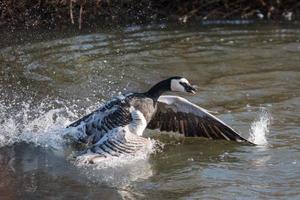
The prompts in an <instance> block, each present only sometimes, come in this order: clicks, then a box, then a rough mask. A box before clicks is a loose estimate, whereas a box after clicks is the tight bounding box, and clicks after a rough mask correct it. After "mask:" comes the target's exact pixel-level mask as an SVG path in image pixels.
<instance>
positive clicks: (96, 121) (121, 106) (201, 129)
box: [67, 76, 248, 164]
mask: <svg viewBox="0 0 300 200" xmlns="http://www.w3.org/2000/svg"><path fill="white" fill-rule="evenodd" d="M168 91H171V92H186V93H192V94H195V92H196V89H195V88H194V87H193V86H192V85H191V84H190V83H189V81H188V80H187V79H186V78H183V77H180V76H174V77H170V78H168V79H165V80H163V81H160V82H159V83H157V84H156V85H154V86H153V87H152V88H150V90H148V91H147V92H145V93H127V94H123V95H120V96H117V97H114V98H113V99H112V100H110V101H108V102H106V103H105V104H104V105H102V106H101V107H100V108H98V109H97V110H95V111H93V112H92V113H90V114H88V115H86V116H84V117H82V118H81V119H79V120H77V121H75V122H73V123H71V124H70V125H69V126H67V128H70V129H72V130H73V131H72V133H73V138H75V139H76V140H77V141H79V142H81V143H84V144H86V146H87V148H88V152H89V154H90V155H91V156H89V159H88V160H87V161H86V162H87V163H91V164H92V163H96V162H98V161H101V160H103V159H105V158H107V157H111V156H115V157H119V156H121V155H125V154H131V155H132V154H135V153H136V152H138V151H139V150H141V149H142V148H143V146H145V145H146V144H147V142H148V141H149V140H148V139H146V138H144V137H143V132H144V130H145V129H146V128H148V129H153V130H155V129H158V130H160V131H166V132H175V133H179V134H181V135H183V136H186V137H206V138H210V139H224V140H233V141H239V142H240V141H245V142H248V141H247V140H246V139H244V138H243V137H242V136H240V135H239V134H238V133H237V132H236V131H234V130H233V129H232V128H231V127H230V126H228V125H227V124H225V123H224V122H222V121H221V120H220V119H218V118H217V117H215V116H213V115H212V114H210V113H209V112H208V111H207V110H205V109H204V108H201V107H199V106H197V105H195V104H193V103H191V102H190V101H188V100H186V99H184V98H182V97H179V96H170V95H165V96H164V95H162V94H163V93H165V92H168Z"/></svg>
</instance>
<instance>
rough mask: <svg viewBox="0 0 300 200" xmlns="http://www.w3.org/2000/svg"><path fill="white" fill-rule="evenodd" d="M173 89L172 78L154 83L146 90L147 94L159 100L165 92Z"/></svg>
mask: <svg viewBox="0 0 300 200" xmlns="http://www.w3.org/2000/svg"><path fill="white" fill-rule="evenodd" d="M170 90H171V83H170V80H169V79H167V80H164V81H161V82H159V83H157V84H156V85H154V86H153V87H152V88H151V89H150V90H149V91H148V92H146V93H145V94H146V95H147V96H148V97H150V98H152V99H154V100H157V99H158V98H159V97H160V96H161V95H162V94H163V93H164V92H167V91H170Z"/></svg>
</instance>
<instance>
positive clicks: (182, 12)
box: [0, 0, 300, 29]
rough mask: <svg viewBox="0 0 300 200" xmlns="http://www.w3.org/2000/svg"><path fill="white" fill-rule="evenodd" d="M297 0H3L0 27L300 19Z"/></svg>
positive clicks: (0, 7) (299, 6) (0, 5)
mask: <svg viewBox="0 0 300 200" xmlns="http://www.w3.org/2000/svg"><path fill="white" fill-rule="evenodd" d="M299 18H300V2H299V1H298V0H285V1H283V0H253V1H249V0H240V1H237V0H190V1H187V0H2V1H0V26H1V27H6V28H7V27H11V28H12V27H24V28H34V27H47V28H53V27H56V26H60V25H67V26H68V25H70V24H71V25H74V26H76V27H78V28H79V29H81V28H82V27H93V26H99V25H104V24H105V25H114V24H120V23H132V22H134V23H137V24H140V23H144V22H149V21H156V20H157V21H158V20H176V21H180V22H182V23H186V22H189V21H192V20H215V19H218V20H222V19H265V20H288V21H291V20H299Z"/></svg>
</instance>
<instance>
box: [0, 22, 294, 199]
mask: <svg viewBox="0 0 300 200" xmlns="http://www.w3.org/2000/svg"><path fill="white" fill-rule="evenodd" d="M299 33H300V29H299V27H297V26H296V25H293V26H292V25H280V26H279V25H265V24H263V25H221V24H219V25H207V26H203V25H202V26H200V25H199V26H198V25H192V26H185V27H179V26H173V25H169V24H166V25H165V24H164V25H153V26H141V27H140V26H129V27H127V28H121V29H118V30H114V31H109V30H106V31H96V32H94V33H81V34H78V33H71V32H66V33H62V32H53V33H50V32H20V33H14V34H8V33H1V35H2V36H1V37H0V38H1V39H0V44H1V45H0V47H1V48H0V52H1V53H0V66H1V74H0V96H1V99H0V116H1V120H0V199H16V198H22V199H37V198H41V197H43V199H44V198H45V197H47V198H48V199H51V198H55V199H66V198H76V199H78V198H79V199H83V198H85V199H101V198H105V199H157V198H161V199H266V198H268V199H269V198H271V199H299V198H300V190H299V188H300V167H299V166H300V137H299V136H300V135H299V130H300V129H299V122H300V110H299V107H300V106H299V104H300V101H299V100H300V91H299V86H300V70H299V69H300V68H299V63H300V56H299V55H300V34H299ZM173 75H181V76H184V77H186V78H188V79H189V80H190V81H191V82H192V83H193V84H196V85H197V86H198V94H197V95H195V96H189V95H184V94H180V95H182V96H184V97H185V98H187V99H189V100H190V101H192V102H194V103H196V104H198V105H200V106H202V107H204V108H206V109H208V110H212V111H214V112H217V114H216V115H217V116H218V117H220V118H221V119H222V120H224V121H225V122H226V123H228V124H230V125H231V126H232V127H234V128H235V129H236V130H238V131H239V132H240V133H241V135H242V136H244V137H247V138H252V141H255V142H256V143H257V144H259V145H258V146H249V145H243V144H237V143H234V142H227V141H211V140H206V139H199V138H178V137H173V136H168V135H160V134H159V133H157V132H156V131H147V133H146V134H147V136H150V137H151V138H154V140H157V141H161V142H162V143H163V144H164V146H163V148H162V150H161V151H158V152H155V153H153V154H151V155H150V156H145V157H140V158H138V159H133V160H131V161H126V160H123V161H122V160H121V161H114V162H113V163H111V164H109V163H106V164H103V165H102V166H101V165H100V166H95V167H91V166H78V165H77V164H76V163H74V159H73V157H74V154H75V153H76V151H75V149H74V147H73V146H72V145H71V144H69V143H68V141H66V140H65V139H64V138H63V135H64V133H65V129H64V127H65V126H66V125H67V124H69V123H70V122H71V121H73V120H75V119H77V118H78V117H80V116H82V115H84V114H86V113H88V112H90V111H92V110H93V109H95V108H97V107H98V106H99V105H100V104H101V103H102V102H103V101H105V100H107V99H109V98H110V97H112V96H115V95H117V94H118V93H122V92H127V91H145V90H147V89H148V88H149V87H150V86H151V85H152V84H154V83H156V82H157V81H159V80H161V79H163V78H166V77H169V76H173Z"/></svg>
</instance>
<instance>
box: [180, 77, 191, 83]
mask: <svg viewBox="0 0 300 200" xmlns="http://www.w3.org/2000/svg"><path fill="white" fill-rule="evenodd" d="M179 82H182V83H187V84H190V83H189V82H188V80H186V79H185V78H181V79H180V80H179Z"/></svg>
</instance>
